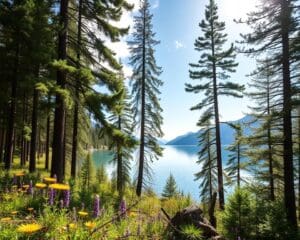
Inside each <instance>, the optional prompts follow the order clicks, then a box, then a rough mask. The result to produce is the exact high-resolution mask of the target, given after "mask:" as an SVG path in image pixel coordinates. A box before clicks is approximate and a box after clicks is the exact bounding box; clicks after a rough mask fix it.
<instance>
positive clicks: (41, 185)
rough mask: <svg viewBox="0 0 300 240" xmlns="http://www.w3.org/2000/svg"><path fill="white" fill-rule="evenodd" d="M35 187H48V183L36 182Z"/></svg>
mask: <svg viewBox="0 0 300 240" xmlns="http://www.w3.org/2000/svg"><path fill="white" fill-rule="evenodd" d="M35 187H36V188H40V189H43V188H45V187H47V185H46V184H45V183H36V184H35Z"/></svg>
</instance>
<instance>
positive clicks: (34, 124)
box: [29, 88, 39, 173]
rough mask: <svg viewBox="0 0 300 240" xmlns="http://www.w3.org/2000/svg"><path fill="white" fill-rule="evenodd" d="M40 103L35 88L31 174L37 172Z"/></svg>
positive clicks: (32, 118)
mask: <svg viewBox="0 0 300 240" xmlns="http://www.w3.org/2000/svg"><path fill="white" fill-rule="evenodd" d="M38 101H39V93H38V90H37V89H35V88H34V90H33V104H32V116H31V140H30V157H29V172H31V173H32V172H35V170H36V145H37V130H38V129H37V121H38Z"/></svg>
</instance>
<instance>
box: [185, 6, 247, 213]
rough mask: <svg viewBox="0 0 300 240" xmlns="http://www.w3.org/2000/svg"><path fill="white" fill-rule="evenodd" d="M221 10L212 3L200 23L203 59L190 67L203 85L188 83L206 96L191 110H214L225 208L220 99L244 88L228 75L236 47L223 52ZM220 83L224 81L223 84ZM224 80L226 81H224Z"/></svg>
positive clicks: (199, 48) (199, 46)
mask: <svg viewBox="0 0 300 240" xmlns="http://www.w3.org/2000/svg"><path fill="white" fill-rule="evenodd" d="M218 19H219V17H218V8H217V5H216V3H215V1H214V0H210V1H209V4H208V5H207V6H206V10H205V20H202V21H201V22H200V24H199V27H200V28H201V30H202V32H203V36H200V37H198V38H197V39H196V41H195V50H196V51H198V52H200V53H201V55H200V60H199V61H198V62H197V63H195V64H190V66H191V68H192V70H190V78H191V79H192V80H200V81H201V84H196V85H192V84H186V91H188V92H193V93H200V92H204V93H205V94H204V95H205V97H204V98H203V100H202V101H201V102H200V103H198V104H197V105H196V106H194V107H192V108H191V110H202V109H207V108H211V109H213V111H214V124H215V136H216V152H217V169H218V193H219V205H220V208H221V209H224V204H225V199H224V186H223V167H222V152H221V139H220V114H219V97H220V96H232V97H242V95H241V94H240V92H241V91H242V90H243V87H242V86H240V85H238V84H235V83H233V82H230V81H226V80H227V79H228V78H229V75H228V73H232V72H234V71H235V68H236V66H237V63H235V61H234V59H235V54H234V47H233V45H231V46H230V47H229V49H227V50H224V45H225V44H226V42H227V34H224V33H223V31H224V30H225V23H224V22H220V21H219V20H218ZM220 80H223V81H222V82H221V81H220ZM224 80H225V82H224Z"/></svg>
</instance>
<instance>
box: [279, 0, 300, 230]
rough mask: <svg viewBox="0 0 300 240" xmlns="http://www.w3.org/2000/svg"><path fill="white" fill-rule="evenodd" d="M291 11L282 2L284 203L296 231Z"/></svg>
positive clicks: (287, 2) (287, 5) (288, 6)
mask: <svg viewBox="0 0 300 240" xmlns="http://www.w3.org/2000/svg"><path fill="white" fill-rule="evenodd" d="M290 11H291V9H290V1H281V33H282V39H281V42H282V77H283V78H282V80H283V139H284V141H283V147H284V148H283V156H284V160H283V161H284V164H283V165H284V202H285V208H286V213H287V220H288V222H289V223H290V224H291V225H292V226H293V227H294V228H295V230H297V217H296V204H295V189H294V171H293V141H292V121H291V110H292V106H291V104H292V103H291V76H290V47H289V30H290Z"/></svg>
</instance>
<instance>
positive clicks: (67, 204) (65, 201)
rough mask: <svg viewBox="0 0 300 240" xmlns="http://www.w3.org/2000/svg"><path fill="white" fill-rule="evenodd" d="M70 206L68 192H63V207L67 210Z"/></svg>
mask: <svg viewBox="0 0 300 240" xmlns="http://www.w3.org/2000/svg"><path fill="white" fill-rule="evenodd" d="M69 205H70V190H65V191H64V206H65V207H66V208H68V207H69Z"/></svg>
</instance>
